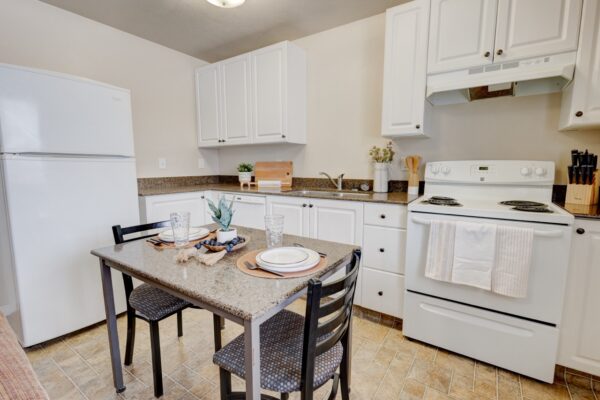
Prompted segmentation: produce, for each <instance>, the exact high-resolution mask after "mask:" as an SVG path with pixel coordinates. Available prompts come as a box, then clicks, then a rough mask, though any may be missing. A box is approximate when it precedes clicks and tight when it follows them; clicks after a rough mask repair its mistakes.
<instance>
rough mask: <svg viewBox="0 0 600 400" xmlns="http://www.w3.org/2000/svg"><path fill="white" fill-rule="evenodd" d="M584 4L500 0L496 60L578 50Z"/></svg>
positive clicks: (568, 0)
mask: <svg viewBox="0 0 600 400" xmlns="http://www.w3.org/2000/svg"><path fill="white" fill-rule="evenodd" d="M581 6H582V0H498V23H497V28H496V45H495V55H494V59H495V61H496V62H503V61H509V60H517V59H523V58H529V57H537V56H544V55H549V54H558V53H564V52H567V51H574V50H576V49H577V38H578V36H579V22H580V19H581Z"/></svg>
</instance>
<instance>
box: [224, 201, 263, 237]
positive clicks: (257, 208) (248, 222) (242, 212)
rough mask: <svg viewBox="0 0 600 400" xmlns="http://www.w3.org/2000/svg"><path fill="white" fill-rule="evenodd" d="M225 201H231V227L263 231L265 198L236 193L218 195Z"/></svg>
mask: <svg viewBox="0 0 600 400" xmlns="http://www.w3.org/2000/svg"><path fill="white" fill-rule="evenodd" d="M220 196H225V199H227V201H231V200H233V211H234V214H233V221H232V225H237V226H244V227H246V228H254V229H265V214H266V199H265V196H251V195H245V194H237V193H220Z"/></svg>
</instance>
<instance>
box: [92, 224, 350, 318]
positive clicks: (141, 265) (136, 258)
mask: <svg viewBox="0 0 600 400" xmlns="http://www.w3.org/2000/svg"><path fill="white" fill-rule="evenodd" d="M237 229H238V233H239V235H241V236H245V237H249V238H250V242H249V243H248V245H247V246H246V247H245V248H243V249H240V250H239V251H236V252H232V253H230V254H227V255H226V256H225V257H224V258H223V259H221V260H220V261H219V262H218V263H217V264H215V265H213V266H206V265H204V264H199V263H198V262H197V261H195V260H192V261H189V262H187V263H183V264H179V263H177V262H176V261H175V259H174V258H175V255H176V254H177V250H175V249H165V250H156V249H154V248H153V247H152V246H150V245H149V244H148V243H147V242H146V241H145V240H137V241H133V242H129V243H125V244H121V245H116V246H108V247H103V248H99V249H95V250H92V254H93V255H95V256H98V257H100V258H102V259H105V260H107V261H109V264H110V263H113V264H116V267H117V269H120V270H122V271H124V272H129V273H131V274H132V275H134V276H137V277H140V278H141V279H143V280H145V281H147V282H149V283H153V282H154V283H157V284H158V285H160V286H164V287H166V288H169V289H171V290H173V291H175V292H178V293H182V294H184V295H185V296H187V297H189V298H190V299H193V300H198V301H199V302H201V303H204V304H209V305H211V306H213V307H215V308H217V309H220V310H223V311H226V312H227V313H229V314H232V315H234V316H237V317H239V318H241V319H243V320H251V319H255V318H258V317H260V316H261V315H263V314H264V313H266V312H267V311H269V310H270V309H272V308H273V307H274V306H276V305H277V304H280V303H282V302H284V301H285V300H287V299H288V298H289V297H291V296H293V295H294V294H296V293H298V292H299V291H301V290H302V289H304V288H305V287H306V286H307V285H308V281H309V280H310V279H311V278H316V277H320V276H323V275H324V274H327V273H328V272H330V271H332V270H335V269H338V267H341V266H342V265H344V264H345V260H350V258H349V257H350V256H351V254H352V251H353V250H354V249H356V248H357V246H351V245H345V244H340V243H334V242H327V241H323V240H314V239H308V238H303V237H299V236H292V235H285V236H284V245H292V244H293V243H300V244H302V245H304V246H306V247H307V248H311V249H313V250H316V251H319V252H323V253H326V254H327V260H328V266H327V268H325V269H323V270H321V271H319V272H317V273H315V274H313V275H309V276H306V277H302V278H292V279H264V278H256V277H253V276H250V275H246V274H244V273H243V272H241V271H240V270H239V269H238V268H237V267H236V260H237V259H238V258H239V257H240V256H241V255H243V254H245V253H247V252H249V251H252V250H257V249H262V248H265V247H266V241H265V233H264V231H262V230H256V229H249V228H242V227H238V228H237Z"/></svg>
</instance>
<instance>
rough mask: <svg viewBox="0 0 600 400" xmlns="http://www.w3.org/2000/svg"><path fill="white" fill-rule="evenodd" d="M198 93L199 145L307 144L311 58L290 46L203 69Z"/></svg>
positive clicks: (197, 81)
mask: <svg viewBox="0 0 600 400" xmlns="http://www.w3.org/2000/svg"><path fill="white" fill-rule="evenodd" d="M196 92H197V93H196V98H197V102H198V106H197V107H198V146H199V147H213V146H228V145H240V144H252V143H257V144H258V143H300V144H304V143H306V55H305V53H304V50H302V49H301V48H299V47H298V46H296V45H294V44H292V43H290V42H282V43H278V44H275V45H272V46H268V47H265V48H263V49H260V50H256V51H253V52H250V53H246V54H242V55H240V56H237V57H233V58H230V59H227V60H224V61H220V62H218V63H215V64H211V65H209V66H206V67H201V68H199V69H198V70H197V72H196ZM215 104H216V106H215ZM215 107H216V108H215Z"/></svg>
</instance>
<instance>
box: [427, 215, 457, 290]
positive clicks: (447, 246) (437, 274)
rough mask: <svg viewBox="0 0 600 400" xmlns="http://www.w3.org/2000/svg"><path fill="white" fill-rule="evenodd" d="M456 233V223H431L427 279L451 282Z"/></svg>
mask: <svg viewBox="0 0 600 400" xmlns="http://www.w3.org/2000/svg"><path fill="white" fill-rule="evenodd" d="M455 232H456V223H455V222H453V221H433V220H432V221H431V225H430V227H429V245H428V246H427V262H426V264H425V276H426V277H427V278H430V279H435V280H438V281H444V282H450V280H451V278H452V262H453V258H454V234H455Z"/></svg>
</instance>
